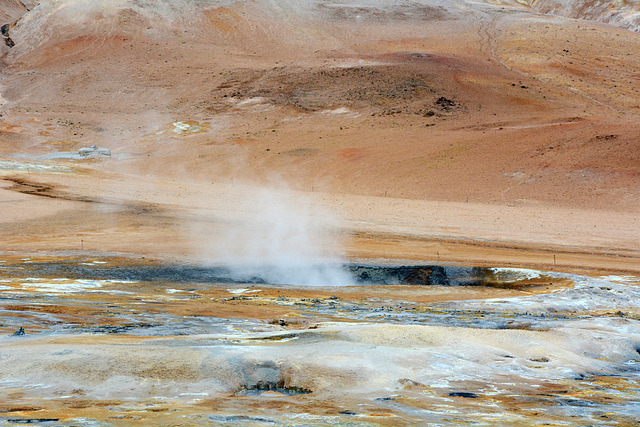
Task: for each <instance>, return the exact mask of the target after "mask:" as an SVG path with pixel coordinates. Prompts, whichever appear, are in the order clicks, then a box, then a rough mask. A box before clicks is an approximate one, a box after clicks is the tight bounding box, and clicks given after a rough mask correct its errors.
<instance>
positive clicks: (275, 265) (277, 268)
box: [198, 184, 353, 286]
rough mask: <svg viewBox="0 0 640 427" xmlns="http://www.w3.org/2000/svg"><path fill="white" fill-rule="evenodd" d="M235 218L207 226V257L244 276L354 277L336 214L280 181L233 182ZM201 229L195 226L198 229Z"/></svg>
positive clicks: (315, 281)
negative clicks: (348, 270) (346, 264)
mask: <svg viewBox="0 0 640 427" xmlns="http://www.w3.org/2000/svg"><path fill="white" fill-rule="evenodd" d="M233 193H234V195H237V196H238V197H239V199H238V201H237V203H236V204H235V206H233V208H232V209H231V212H233V213H234V217H233V218H228V219H227V220H226V221H224V224H223V225H221V226H220V225H216V226H215V227H214V228H213V229H209V230H208V233H209V234H208V235H207V236H206V239H207V243H206V244H205V248H204V254H205V257H206V260H207V262H210V263H212V264H214V265H221V266H224V267H227V268H230V269H231V275H232V276H233V277H234V278H235V279H237V280H242V281H250V280H255V279H259V280H263V281H265V282H267V283H272V284H297V285H308V286H342V285H350V284H353V278H352V277H351V276H350V275H348V274H347V273H346V272H345V271H344V270H343V268H342V266H343V265H344V260H343V257H342V255H341V247H340V246H341V245H340V239H339V236H338V219H337V218H336V215H335V214H334V213H332V212H330V211H329V210H328V209H326V208H325V207H323V206H321V205H320V204H319V203H317V202H316V201H314V200H313V199H312V198H310V197H309V196H307V195H304V194H302V193H297V192H294V191H291V190H289V189H287V188H286V187H285V186H283V185H280V184H278V185H267V186H261V187H255V186H240V187H239V188H238V186H235V188H234V191H233ZM202 231H203V230H198V232H199V233H200V232H202Z"/></svg>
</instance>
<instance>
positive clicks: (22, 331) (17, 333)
mask: <svg viewBox="0 0 640 427" xmlns="http://www.w3.org/2000/svg"><path fill="white" fill-rule="evenodd" d="M22 335H26V333H25V332H24V328H23V327H22V326H20V329H18V330H17V331H15V332H14V333H13V336H14V337H19V336H22Z"/></svg>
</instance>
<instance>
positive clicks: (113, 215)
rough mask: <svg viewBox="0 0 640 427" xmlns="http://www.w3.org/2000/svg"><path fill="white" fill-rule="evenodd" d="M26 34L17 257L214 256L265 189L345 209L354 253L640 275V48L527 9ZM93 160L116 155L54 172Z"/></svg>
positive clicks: (308, 7) (15, 35)
mask: <svg viewBox="0 0 640 427" xmlns="http://www.w3.org/2000/svg"><path fill="white" fill-rule="evenodd" d="M14 6H15V5H13V3H11V2H3V7H4V9H5V10H6V14H9V13H13V12H12V11H13V10H14V9H15V7H14ZM32 6H35V5H32ZM10 36H11V38H12V40H13V41H14V42H15V43H16V45H15V47H13V48H8V47H3V48H2V55H3V59H2V61H3V69H2V87H3V89H2V96H3V98H4V99H5V102H4V104H3V105H2V123H1V125H2V126H1V127H0V155H1V156H2V158H3V163H0V178H1V179H2V183H1V184H0V196H1V199H0V202H1V203H2V213H3V215H2V218H1V219H0V221H1V222H0V227H2V235H3V236H4V239H3V243H2V247H1V248H0V249H2V250H3V251H27V252H31V251H60V250H77V249H79V248H80V247H81V248H82V249H86V250H91V251H97V252H101V251H104V252H119V253H135V254H155V255H157V256H164V257H167V258H174V257H180V258H191V259H200V258H202V257H204V256H206V253H204V252H203V251H202V247H203V244H204V243H200V240H203V241H206V240H210V239H213V238H214V237H212V236H214V235H215V233H216V231H215V230H217V229H218V228H225V227H227V225H226V224H228V223H227V222H225V221H227V220H225V218H226V217H231V218H233V217H236V216H238V212H243V211H246V210H247V209H249V208H247V207H246V205H247V203H246V202H247V200H246V199H247V198H249V199H250V198H251V197H252V196H251V192H238V191H235V190H234V188H237V186H238V185H239V184H242V185H246V184H249V185H256V184H262V183H264V182H265V180H266V181H269V182H273V181H277V182H278V183H279V184H278V186H282V185H283V184H282V183H284V186H286V187H287V188H290V189H291V190H296V191H299V192H302V193H303V194H306V195H305V196H304V197H305V200H307V199H306V197H310V198H311V200H313V201H314V202H313V203H315V204H316V205H319V206H321V207H322V210H320V211H318V212H316V213H315V215H316V216H323V215H325V214H324V213H321V212H326V210H327V209H328V210H329V211H332V212H337V214H338V216H340V217H341V218H342V221H341V222H340V224H339V226H338V228H337V231H338V232H339V233H340V234H341V235H342V238H343V239H342V240H343V242H344V245H345V246H344V247H345V249H346V251H347V254H348V255H351V256H354V257H372V258H414V259H422V260H427V259H435V258H438V257H439V259H440V260H441V261H443V262H444V261H451V262H459V263H478V262H480V263H492V262H496V263H513V264H521V265H522V264H530V265H545V266H548V265H550V262H552V254H553V253H557V254H560V253H562V254H579V255H577V258H571V257H575V256H576V255H570V256H569V255H567V256H566V257H560V259H564V261H563V262H564V264H563V263H562V262H561V265H564V266H566V267H577V266H582V267H590V266H592V265H593V266H594V267H598V268H610V269H617V268H621V269H626V270H634V271H637V270H638V268H639V267H638V266H639V265H640V262H638V250H639V249H640V234H639V233H640V231H639V230H640V224H639V221H640V220H639V218H638V217H639V216H638V214H637V213H638V210H639V207H640V174H639V172H638V171H639V168H638V167H639V165H640V158H639V156H640V154H639V153H640V150H638V137H637V135H638V134H639V133H640V121H639V120H638V114H639V112H640V97H639V94H638V87H639V85H638V82H639V81H640V80H639V77H638V75H637V70H638V69H640V67H639V65H640V64H639V63H638V61H640V60H639V59H638V58H640V56H639V55H637V53H638V52H640V36H638V35H637V34H636V33H633V32H630V31H627V30H624V29H620V28H616V27H613V26H607V25H604V24H600V23H597V22H591V21H576V20H570V19H565V18H561V17H558V16H546V15H541V14H538V13H535V12H534V11H531V10H530V9H529V8H527V7H524V6H522V5H509V4H505V5H491V4H486V5H483V4H475V5H471V6H470V5H469V4H466V3H464V2H442V3H435V2H434V3H426V2H425V3H420V2H417V3H411V4H408V5H396V6H391V5H389V4H387V3H386V2H373V3H371V4H370V5H367V6H362V5H356V4H355V3H353V4H352V3H349V2H346V3H341V4H339V5H338V4H333V3H329V2H302V3H300V2H280V3H278V4H276V5H274V4H271V3H266V2H225V3H224V4H223V3H222V2H220V3H213V2H211V3H207V2H200V3H188V2H185V3H184V4H182V3H180V2H173V3H166V2H155V3H150V4H144V2H142V3H140V4H136V5H128V6H127V5H125V4H120V3H118V2H115V3H114V2H96V3H95V4H93V5H92V6H87V5H85V4H81V3H75V2H65V3H63V4H62V6H60V7H57V8H55V7H54V6H53V5H52V4H51V3H49V2H40V3H39V4H38V5H37V7H32V10H31V11H30V12H27V13H26V14H24V15H23V16H22V18H21V19H20V20H18V21H17V23H16V25H15V26H12V27H11V29H10ZM634 70H635V71H634ZM92 144H96V145H98V146H100V147H106V148H109V149H111V150H112V152H113V156H112V157H92V158H88V159H65V158H62V159H61V158H57V159H56V157H60V155H59V154H56V153H68V152H76V151H77V150H78V149H79V148H81V147H88V146H90V145H92ZM43 165H45V166H43ZM274 177H275V178H274ZM301 197H302V196H301ZM249 210H250V209H249ZM241 216H242V215H240V217H241ZM202 224H206V226H202ZM193 230H198V231H196V232H194V231H193ZM209 233H213V234H209ZM479 241H481V242H482V244H480V245H479V244H478V242H479ZM84 242H86V243H87V246H86V247H85V246H84V245H85V244H84ZM465 245H467V246H465ZM407 247H410V249H407ZM498 247H499V248H501V249H500V250H497V249H496V248H498ZM470 248H472V249H470ZM478 251H480V252H478ZM541 251H542V252H541ZM540 253H544V255H543V256H542V257H541V256H539V254H540ZM621 255H624V257H622V258H621ZM621 260H622V261H621ZM556 262H558V260H556ZM585 264H586V265H585Z"/></svg>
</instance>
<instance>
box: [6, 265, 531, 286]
mask: <svg viewBox="0 0 640 427" xmlns="http://www.w3.org/2000/svg"><path fill="white" fill-rule="evenodd" d="M22 266H23V267H24V265H22ZM322 267H323V268H324V267H325V266H322ZM329 267H330V268H335V269H338V270H342V271H343V272H344V273H346V275H345V276H346V277H347V283H327V286H331V285H333V286H342V285H360V286H367V285H410V286H490V287H504V288H513V287H522V286H528V285H529V283H528V281H527V280H526V279H524V278H523V277H522V276H521V275H519V274H518V271H517V270H514V271H513V272H509V270H502V271H500V273H499V274H498V273H497V272H496V270H495V269H492V268H486V267H459V266H438V265H413V266H381V265H367V264H345V265H336V266H329ZM274 271H276V268H275V267H274V268H270V267H265V268H263V269H262V272H252V273H251V274H249V275H248V274H247V273H244V272H241V271H239V269H237V268H236V269H233V268H229V267H225V266H213V267H207V266H198V265H176V264H174V265H137V266H121V265H116V266H104V265H93V266H87V265H80V264H79V263H78V261H72V262H46V263H30V264H29V267H28V269H24V270H15V271H14V270H12V271H11V275H12V276H13V277H20V276H24V277H33V276H34V275H36V276H39V275H42V276H43V277H46V276H62V277H68V278H78V279H94V280H127V281H138V282H174V283H230V284H234V283H235V284H240V283H242V284H253V285H256V284H260V285H265V284H276V285H299V284H300V283H296V282H294V281H291V283H288V282H287V283H272V282H271V281H269V279H268V278H269V277H273V276H274V275H273V274H272V273H273V272H274Z"/></svg>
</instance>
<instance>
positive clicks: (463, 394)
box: [449, 391, 479, 399]
mask: <svg viewBox="0 0 640 427" xmlns="http://www.w3.org/2000/svg"><path fill="white" fill-rule="evenodd" d="M449 396H451V397H465V398H467V399H477V398H478V397H479V396H478V395H477V394H475V393H469V392H468V391H454V392H453V393H449Z"/></svg>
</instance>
